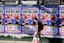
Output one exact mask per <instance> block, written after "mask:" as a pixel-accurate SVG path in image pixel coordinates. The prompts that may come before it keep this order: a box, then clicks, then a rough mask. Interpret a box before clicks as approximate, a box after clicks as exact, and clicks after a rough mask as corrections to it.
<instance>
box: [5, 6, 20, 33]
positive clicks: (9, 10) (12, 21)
mask: <svg viewBox="0 0 64 43" xmlns="http://www.w3.org/2000/svg"><path fill="white" fill-rule="evenodd" d="M20 14H21V6H5V32H6V33H21V25H20V17H21V16H20Z"/></svg>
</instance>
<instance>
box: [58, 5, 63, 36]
mask: <svg viewBox="0 0 64 43" xmlns="http://www.w3.org/2000/svg"><path fill="white" fill-rule="evenodd" d="M59 7H60V11H59V12H60V13H59V20H60V23H59V25H60V26H59V34H60V35H64V5H60V6H59Z"/></svg>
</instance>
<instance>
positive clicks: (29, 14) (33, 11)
mask: <svg viewBox="0 0 64 43" xmlns="http://www.w3.org/2000/svg"><path fill="white" fill-rule="evenodd" d="M38 14H39V9H38V8H37V7H35V6H23V7H22V19H23V22H22V23H25V25H23V26H22V32H23V33H28V34H32V33H34V32H35V29H36V27H35V26H33V25H32V24H33V19H34V18H36V17H38Z"/></svg>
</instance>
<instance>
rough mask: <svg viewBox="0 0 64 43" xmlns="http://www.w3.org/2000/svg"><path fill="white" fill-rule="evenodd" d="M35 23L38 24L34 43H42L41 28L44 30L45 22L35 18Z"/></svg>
mask: <svg viewBox="0 0 64 43" xmlns="http://www.w3.org/2000/svg"><path fill="white" fill-rule="evenodd" d="M33 24H34V25H35V26H36V31H35V33H34V36H33V41H32V42H33V43H42V40H41V35H40V34H41V30H43V23H42V22H41V21H40V20H38V19H37V18H34V19H33Z"/></svg>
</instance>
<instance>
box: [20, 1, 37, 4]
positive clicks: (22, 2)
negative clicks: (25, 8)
mask: <svg viewBox="0 0 64 43" xmlns="http://www.w3.org/2000/svg"><path fill="white" fill-rule="evenodd" d="M20 3H21V4H22V5H37V1H21V2H20Z"/></svg>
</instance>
